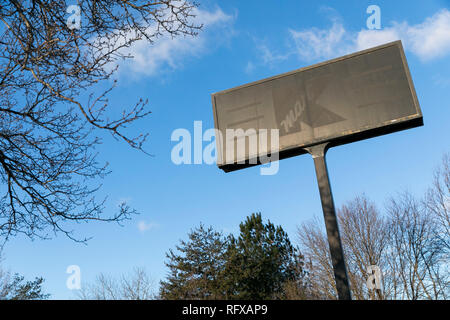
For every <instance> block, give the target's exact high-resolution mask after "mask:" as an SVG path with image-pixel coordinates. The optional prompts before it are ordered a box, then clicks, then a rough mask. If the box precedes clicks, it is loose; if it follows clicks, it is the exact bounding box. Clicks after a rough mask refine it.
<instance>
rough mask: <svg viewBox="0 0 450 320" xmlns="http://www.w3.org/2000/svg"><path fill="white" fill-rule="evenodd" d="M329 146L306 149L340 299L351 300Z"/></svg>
mask: <svg viewBox="0 0 450 320" xmlns="http://www.w3.org/2000/svg"><path fill="white" fill-rule="evenodd" d="M327 144H328V143H323V144H319V145H317V146H313V147H310V148H305V149H306V150H307V151H308V153H310V154H311V155H312V157H313V159H314V166H315V168H316V176H317V183H318V185H319V192H320V199H321V201H322V210H323V216H324V218H325V226H326V229H327V236H328V244H329V246H330V253H331V260H332V263H333V270H334V278H335V281H336V289H337V293H338V297H339V300H351V299H352V296H351V292H350V285H349V281H348V276H347V268H346V266H345V258H344V251H343V249H342V243H341V237H340V235H339V227H338V222H337V218H336V210H335V207H334V201H333V194H332V193H331V186H330V180H329V178H328V170H327V164H326V161H325V154H326V152H327Z"/></svg>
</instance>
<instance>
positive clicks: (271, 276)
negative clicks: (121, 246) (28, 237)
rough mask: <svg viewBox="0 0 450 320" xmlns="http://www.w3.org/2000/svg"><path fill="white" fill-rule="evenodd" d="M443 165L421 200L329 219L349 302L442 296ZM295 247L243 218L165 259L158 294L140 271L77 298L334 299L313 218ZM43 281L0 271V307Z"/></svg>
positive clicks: (346, 208) (356, 207) (359, 202)
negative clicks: (371, 282)
mask: <svg viewBox="0 0 450 320" xmlns="http://www.w3.org/2000/svg"><path fill="white" fill-rule="evenodd" d="M449 168H450V156H449V155H445V156H444V157H443V162H442V165H441V166H440V167H439V169H438V170H436V172H435V174H434V178H433V183H432V185H431V186H430V188H429V189H428V190H427V191H426V193H425V194H424V195H423V196H422V197H417V196H414V195H412V194H411V193H409V192H403V193H400V194H398V195H396V196H393V197H391V198H390V199H389V200H388V201H387V204H386V206H385V209H384V211H385V212H383V213H382V212H381V211H380V209H378V208H377V207H376V206H375V204H374V203H373V202H372V201H371V200H370V199H369V198H368V197H367V196H365V195H361V196H357V197H355V198H354V199H353V200H351V201H349V202H347V203H345V204H344V205H342V206H341V207H340V208H339V210H338V212H337V215H338V219H339V226H340V232H341V237H342V243H343V247H344V252H345V257H346V262H347V269H348V275H349V278H350V285H351V291H352V297H353V299H356V300H365V299H370V300H384V299H388V300H399V299H401V300H418V299H433V300H434V299H441V300H443V299H449V297H450V273H449V266H450V251H449V250H450V232H449V230H450V215H449V212H450V170H449ZM297 236H298V240H299V246H298V247H295V246H294V245H293V244H292V243H291V241H290V239H289V237H288V234H287V233H286V232H285V231H284V230H283V229H282V227H281V226H275V225H274V224H273V223H272V222H270V221H267V222H264V221H263V218H262V216H261V214H260V213H253V214H251V215H250V216H248V217H247V218H246V219H245V221H243V222H242V223H241V224H240V226H239V233H238V234H237V235H233V234H230V235H228V236H225V235H223V233H221V232H218V231H216V230H214V229H213V228H212V227H205V226H204V225H203V224H200V226H198V227H196V228H194V229H192V230H191V231H190V232H189V233H188V237H187V239H186V240H181V241H180V243H179V244H178V245H177V246H176V247H175V249H170V250H169V251H168V252H167V260H166V266H167V268H168V275H167V277H166V278H165V279H164V280H162V281H161V282H160V286H159V292H157V290H156V288H155V287H156V286H155V283H154V282H153V281H152V280H151V279H150V277H149V276H148V275H147V274H146V272H145V270H144V269H141V268H136V269H134V271H133V272H132V273H130V274H128V275H124V276H122V277H120V278H117V279H115V278H111V277H108V276H106V275H103V274H101V275H100V276H99V277H97V279H96V281H94V282H93V283H91V284H88V285H86V286H84V287H83V289H82V290H81V292H80V298H81V299H108V300H110V299H112V300H114V299H119V300H124V299H132V300H146V299H170V300H172V299H176V300H178V299H198V300H207V299H230V300H232V299H248V300H267V299H336V298H337V293H336V288H335V282H334V276H333V270H332V264H331V258H330V254H329V249H328V241H327V238H326V234H325V231H324V224H323V221H321V219H314V220H311V221H308V222H305V223H303V224H301V225H300V226H299V227H298V231H297ZM369 266H378V267H379V268H380V270H381V287H380V288H379V289H376V288H375V289H371V288H369V286H368V285H367V279H368V278H369V270H368V267H369ZM42 282H43V279H42V278H36V279H35V280H34V281H25V280H24V278H23V277H22V276H20V275H17V274H16V275H14V276H12V275H11V274H10V273H5V272H2V271H1V270H0V299H45V298H48V295H47V294H45V293H42V288H41V285H42Z"/></svg>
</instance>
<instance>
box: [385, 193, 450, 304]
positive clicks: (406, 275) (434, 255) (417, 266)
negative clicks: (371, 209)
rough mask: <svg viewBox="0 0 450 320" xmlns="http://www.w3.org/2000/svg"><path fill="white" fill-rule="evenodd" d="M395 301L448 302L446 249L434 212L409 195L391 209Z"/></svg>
mask: <svg viewBox="0 0 450 320" xmlns="http://www.w3.org/2000/svg"><path fill="white" fill-rule="evenodd" d="M388 215H389V220H390V226H389V236H390V240H391V243H390V247H389V251H388V262H389V265H390V269H391V270H392V274H393V276H394V277H393V279H392V280H393V282H392V292H391V297H392V298H393V299H408V300H417V299H445V298H446V297H447V294H448V290H449V289H448V288H449V285H450V282H449V279H448V276H449V275H448V270H446V269H447V268H448V267H447V266H446V264H447V263H448V261H445V260H444V258H445V256H444V253H445V248H444V247H443V246H442V241H441V240H440V237H439V234H438V226H437V224H436V220H435V219H434V218H435V217H434V215H433V212H431V211H428V210H427V208H426V207H425V206H423V205H422V202H420V201H418V200H417V199H416V198H414V197H413V196H412V195H411V194H410V193H407V192H405V193H403V194H401V195H399V196H398V197H395V198H392V199H391V200H390V203H389V206H388Z"/></svg>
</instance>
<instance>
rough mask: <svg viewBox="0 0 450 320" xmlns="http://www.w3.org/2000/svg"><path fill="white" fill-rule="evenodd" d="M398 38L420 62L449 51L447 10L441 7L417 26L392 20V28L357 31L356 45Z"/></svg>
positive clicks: (367, 46) (449, 37)
mask: <svg viewBox="0 0 450 320" xmlns="http://www.w3.org/2000/svg"><path fill="white" fill-rule="evenodd" d="M399 39H400V40H402V42H403V44H404V46H405V49H406V50H409V51H411V52H412V53H414V54H415V55H417V56H418V57H419V58H420V59H422V60H424V61H425V60H431V59H434V58H439V57H443V56H445V55H447V54H449V53H450V11H448V10H447V9H443V10H441V11H439V12H437V13H436V14H434V15H433V16H431V17H429V18H427V19H425V21H424V22H423V23H420V24H417V25H412V26H410V25H409V24H408V23H407V22H402V23H397V22H394V23H393V24H392V27H388V28H385V29H383V30H361V31H360V32H359V33H358V35H357V39H356V48H357V49H359V50H362V49H366V48H369V47H373V46H375V45H378V44H382V43H386V42H389V41H393V40H399Z"/></svg>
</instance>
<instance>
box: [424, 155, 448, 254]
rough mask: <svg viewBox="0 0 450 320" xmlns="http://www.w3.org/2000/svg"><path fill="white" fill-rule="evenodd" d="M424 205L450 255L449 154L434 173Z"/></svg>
mask: <svg viewBox="0 0 450 320" xmlns="http://www.w3.org/2000/svg"><path fill="white" fill-rule="evenodd" d="M425 205H426V207H427V208H428V210H430V211H431V212H432V214H433V215H434V217H435V218H436V222H437V226H438V234H439V237H440V239H441V241H442V245H443V246H444V247H445V249H446V254H447V258H450V257H449V254H450V154H449V153H446V154H444V156H443V158H442V164H441V166H439V168H438V169H437V170H436V171H435V173H434V179H433V184H432V186H431V187H430V189H429V190H428V192H427V194H426V197H425Z"/></svg>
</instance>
